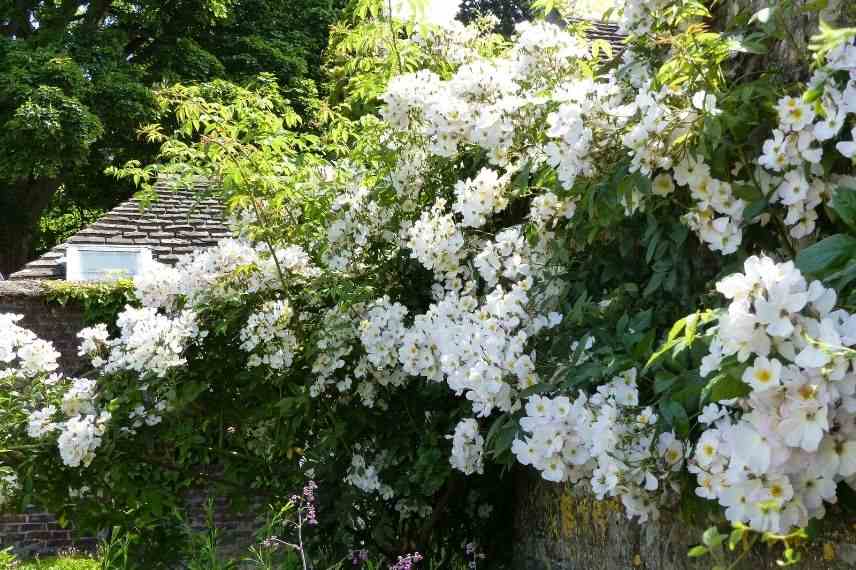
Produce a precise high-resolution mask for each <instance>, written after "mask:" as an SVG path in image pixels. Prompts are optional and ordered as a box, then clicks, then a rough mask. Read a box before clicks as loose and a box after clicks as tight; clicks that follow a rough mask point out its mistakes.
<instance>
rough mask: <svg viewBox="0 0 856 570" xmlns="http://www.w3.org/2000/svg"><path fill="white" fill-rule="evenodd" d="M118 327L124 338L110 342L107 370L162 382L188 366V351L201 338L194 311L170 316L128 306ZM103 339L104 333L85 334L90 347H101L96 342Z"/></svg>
mask: <svg viewBox="0 0 856 570" xmlns="http://www.w3.org/2000/svg"><path fill="white" fill-rule="evenodd" d="M116 326H118V327H119V331H120V334H119V337H117V338H114V339H110V340H108V341H107V345H108V347H109V354H108V356H107V358H106V360H103V362H104V366H103V368H104V370H105V371H106V372H116V371H121V370H133V371H135V372H138V373H140V374H142V375H145V374H154V375H155V376H157V377H159V378H163V377H164V376H166V374H167V372H169V371H170V370H172V369H173V368H176V367H178V366H181V365H183V364H184V363H185V362H186V359H185V354H184V353H185V350H186V349H187V347H188V346H189V344H190V343H192V342H193V341H194V340H195V339H196V338H197V337H199V335H200V331H199V327H198V326H197V324H196V313H195V312H194V311H192V310H190V309H185V310H182V311H180V312H179V313H177V314H176V315H175V316H168V315H165V314H163V313H159V312H158V310H157V309H155V308H153V307H143V308H140V309H137V308H134V307H131V306H127V307H125V310H124V311H123V312H122V313H120V314H119V317H118V319H117V320H116ZM101 335H102V331H101V330H100V329H99V330H96V331H92V330H85V331H83V332H81V338H82V339H83V342H84V344H86V346H87V347H97V346H98V345H97V342H93V339H100V337H101ZM97 354H98V353H96V355H97ZM98 358H100V356H98Z"/></svg>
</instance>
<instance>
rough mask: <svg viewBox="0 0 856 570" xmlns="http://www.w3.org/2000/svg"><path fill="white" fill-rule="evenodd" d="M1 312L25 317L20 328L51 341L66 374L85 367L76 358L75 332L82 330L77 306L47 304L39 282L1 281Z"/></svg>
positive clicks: (80, 310)
mask: <svg viewBox="0 0 856 570" xmlns="http://www.w3.org/2000/svg"><path fill="white" fill-rule="evenodd" d="M0 313H14V314H19V315H24V318H23V320H21V321H20V322H19V323H18V324H19V325H20V326H22V327H24V328H26V329H30V330H31V331H33V332H34V333H36V334H37V335H38V336H39V337H41V338H43V339H45V340H50V341H53V343H54V347H55V348H56V349H57V350H58V351H59V352H60V353H61V354H62V358H61V359H60V362H61V364H62V367H63V370H65V371H66V372H67V373H68V374H74V373H77V372H80V371H81V370H82V369H83V368H84V366H85V363H84V361H83V360H82V359H81V358H80V357H78V356H77V332H78V331H79V330H80V329H82V328H83V309H82V308H81V307H80V306H79V305H77V304H74V303H69V304H67V305H64V306H63V305H60V304H58V303H51V302H48V301H47V300H46V299H45V287H44V285H43V284H42V282H41V281H0Z"/></svg>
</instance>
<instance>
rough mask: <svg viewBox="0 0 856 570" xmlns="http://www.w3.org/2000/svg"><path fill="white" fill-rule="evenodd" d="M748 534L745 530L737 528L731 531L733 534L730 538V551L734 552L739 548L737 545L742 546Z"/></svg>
mask: <svg viewBox="0 0 856 570" xmlns="http://www.w3.org/2000/svg"><path fill="white" fill-rule="evenodd" d="M745 533H746V529H745V528H741V527H738V528H735V529H734V530H732V531H731V534H730V535H729V536H728V548H729V549H730V550H734V549H735V548H737V545H738V544H740V541H741V540H742V539H743V535H744V534H745Z"/></svg>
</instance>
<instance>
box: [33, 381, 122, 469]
mask: <svg viewBox="0 0 856 570" xmlns="http://www.w3.org/2000/svg"><path fill="white" fill-rule="evenodd" d="M49 382H50V383H49V384H48V386H49V387H50V388H57V389H63V390H64V393H63V397H62V405H61V407H60V409H57V407H56V406H53V405H48V406H45V407H43V408H39V409H35V410H33V411H31V412H30V414H29V416H28V417H27V435H28V436H29V437H31V438H34V439H41V438H44V437H47V436H49V435H51V434H52V433H54V432H59V436H58V438H57V446H58V448H59V453H60V457H61V458H62V461H63V463H64V464H66V465H68V466H69V467H79V466H80V465H83V466H84V467H85V466H88V465H89V464H90V463H91V462H92V460H93V459H94V458H95V450H96V449H97V448H98V447H99V446H100V445H101V438H102V436H103V435H104V432H105V431H106V428H107V425H108V423H109V422H110V419H111V415H110V413H109V412H107V411H104V410H99V407H98V403H97V401H96V397H97V389H98V384H97V382H96V381H95V380H90V379H87V378H70V379H69V378H51V379H50V380H49Z"/></svg>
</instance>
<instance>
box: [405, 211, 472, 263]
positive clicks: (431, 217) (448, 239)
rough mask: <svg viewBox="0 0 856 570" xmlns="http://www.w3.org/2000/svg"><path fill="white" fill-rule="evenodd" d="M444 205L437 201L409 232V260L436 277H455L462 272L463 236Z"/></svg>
mask: <svg viewBox="0 0 856 570" xmlns="http://www.w3.org/2000/svg"><path fill="white" fill-rule="evenodd" d="M445 205H446V203H445V201H444V200H438V201H437V202H436V203H435V204H434V206H433V207H432V208H431V209H430V210H428V211H427V212H424V213H423V214H422V216H421V217H420V218H419V220H417V221H416V223H415V224H413V227H411V228H410V232H409V235H410V240H409V241H408V242H407V247H408V248H410V250H411V253H410V256H411V257H413V258H414V259H417V260H418V261H419V263H421V264H422V265H423V266H424V267H425V268H426V269H429V270H431V271H433V272H434V273H435V274H436V275H449V276H455V275H457V274H458V273H459V272H460V271H461V262H462V260H463V257H464V252H463V251H462V249H463V247H464V235H463V234H462V233H461V230H460V228H458V226H457V225H456V224H455V220H454V219H453V217H452V215H451V214H447V213H444V212H443V210H444V209H445Z"/></svg>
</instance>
